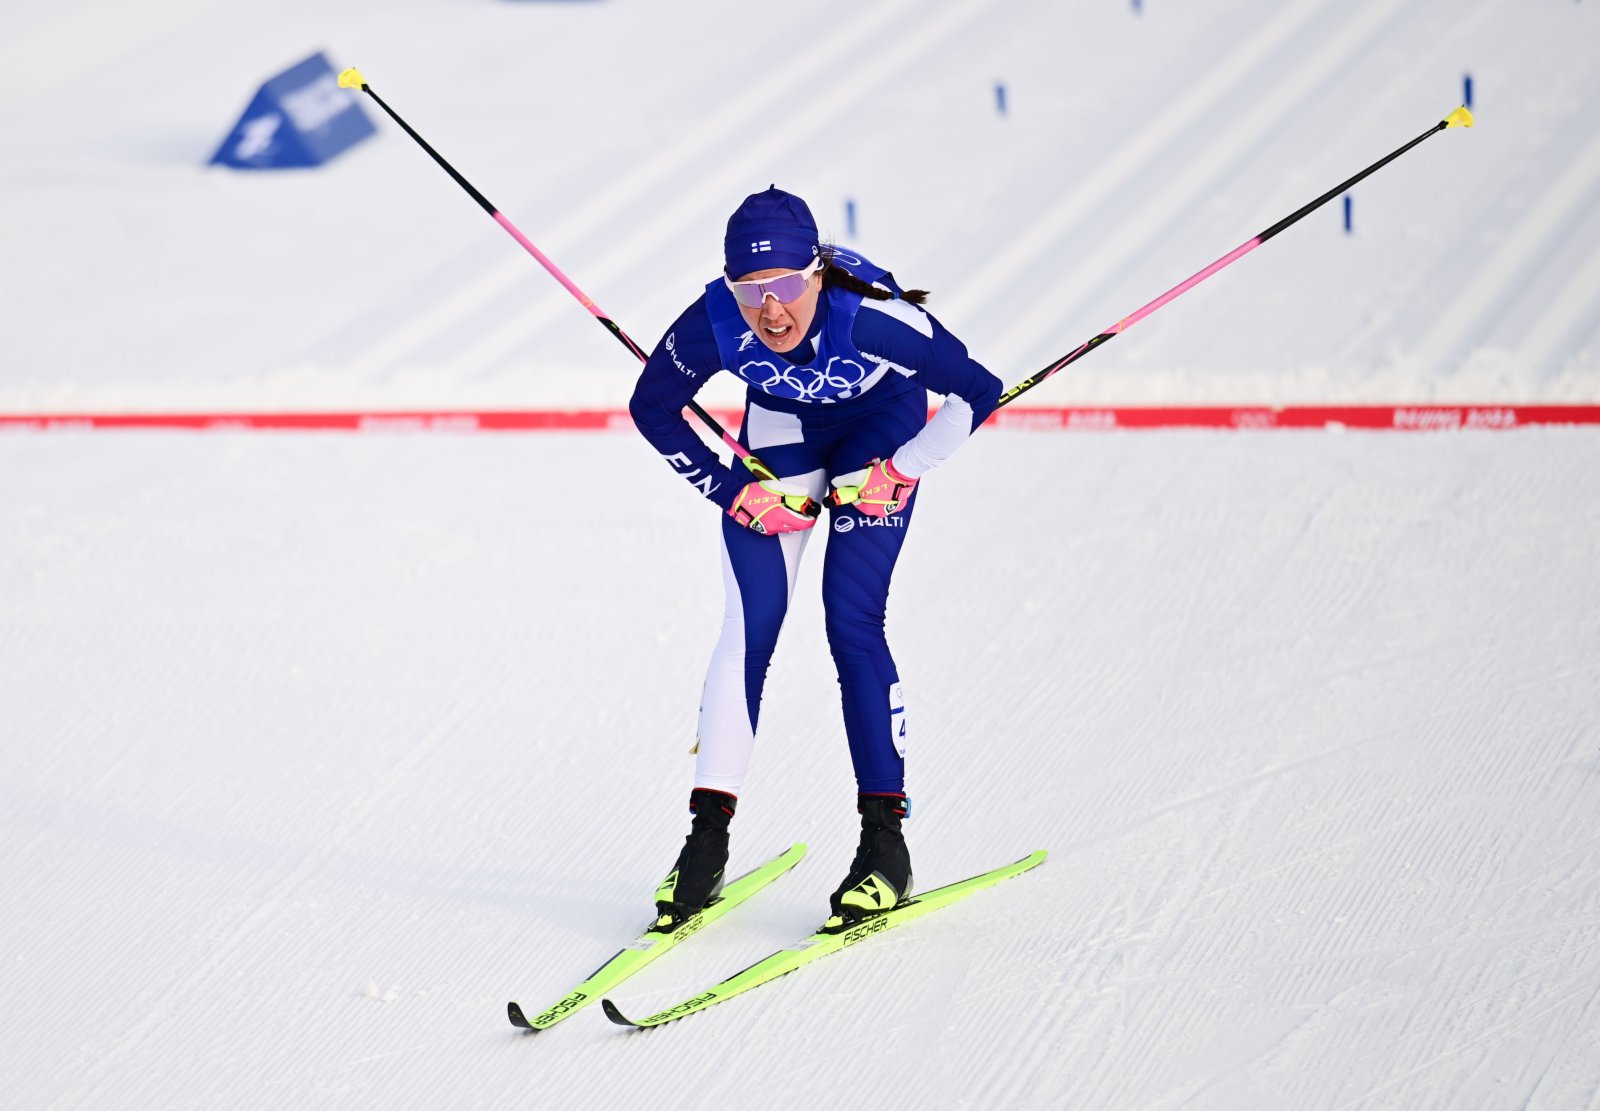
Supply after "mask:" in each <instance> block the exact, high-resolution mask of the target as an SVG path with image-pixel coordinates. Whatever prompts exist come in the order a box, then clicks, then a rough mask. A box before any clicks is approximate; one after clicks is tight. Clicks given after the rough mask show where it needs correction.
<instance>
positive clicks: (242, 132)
mask: <svg viewBox="0 0 1600 1111" xmlns="http://www.w3.org/2000/svg"><path fill="white" fill-rule="evenodd" d="M376 130H377V129H376V128H375V127H373V125H372V121H371V120H369V119H367V116H366V113H365V112H363V111H362V110H361V102H360V99H359V98H358V97H355V96H352V95H351V94H350V92H349V91H348V90H345V89H341V88H339V77H338V74H336V73H335V72H334V69H333V66H332V65H330V64H329V62H328V59H327V58H326V57H325V56H324V55H323V54H322V53H321V52H320V51H319V52H318V53H316V54H313V55H311V57H309V58H307V59H306V60H305V61H303V62H300V63H298V64H297V65H293V66H290V67H289V68H288V69H286V70H284V71H283V72H282V73H280V74H278V75H277V76H276V77H270V78H268V79H267V80H266V81H265V82H263V84H262V85H261V88H260V89H258V90H257V91H256V95H255V96H254V97H252V98H251V100H250V104H249V106H248V107H247V108H245V110H244V115H242V116H240V117H239V122H238V123H236V124H234V125H233V130H232V131H231V132H229V133H228V137H227V138H226V139H224V140H223V142H222V145H221V146H220V147H218V148H217V153H216V154H214V155H212V156H211V164H212V165H214V166H232V167H234V168H236V169H242V170H271V169H279V168H282V167H286V166H320V165H322V163H324V162H326V161H328V160H329V159H330V158H332V157H334V156H335V155H337V154H340V153H342V152H343V151H345V150H347V149H349V148H350V147H352V146H354V145H355V144H356V143H358V142H360V141H361V140H362V139H365V138H366V137H367V136H368V135H371V134H372V133H373V132H374V131H376Z"/></svg>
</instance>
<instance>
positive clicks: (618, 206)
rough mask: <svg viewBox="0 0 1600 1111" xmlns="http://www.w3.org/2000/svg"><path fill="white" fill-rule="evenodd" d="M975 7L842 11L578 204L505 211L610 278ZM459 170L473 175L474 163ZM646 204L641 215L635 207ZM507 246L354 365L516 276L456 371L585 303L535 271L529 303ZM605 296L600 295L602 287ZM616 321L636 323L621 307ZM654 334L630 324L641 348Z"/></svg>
mask: <svg viewBox="0 0 1600 1111" xmlns="http://www.w3.org/2000/svg"><path fill="white" fill-rule="evenodd" d="M982 15H983V11H982V7H981V5H973V4H964V3H957V4H946V5H943V6H942V7H934V8H931V10H930V6H929V5H926V4H915V3H908V2H904V0H890V2H886V3H879V4H873V5H871V6H870V7H867V8H863V9H861V11H860V13H859V14H857V15H855V16H853V17H852V18H851V19H849V20H846V21H844V22H843V23H842V24H841V25H840V27H839V29H838V30H837V32H835V34H834V36H833V37H832V38H831V39H830V40H828V41H827V42H825V43H823V44H821V48H820V49H818V50H816V51H815V52H813V53H812V54H811V55H810V58H809V60H808V62H807V64H804V65H799V64H797V65H794V66H790V67H786V70H785V72H784V73H783V75H782V76H780V77H778V78H777V79H775V80H773V81H763V82H760V83H759V89H758V90H756V91H757V92H759V94H760V95H759V96H758V95H739V96H728V97H726V98H725V99H724V101H723V107H722V109H721V110H720V111H719V112H718V113H717V114H716V115H715V116H711V117H709V118H703V119H700V120H698V121H696V124H695V127H694V129H693V130H692V131H689V132H686V133H684V134H681V135H675V136H673V137H672V141H671V142H668V143H664V144H645V143H641V144H640V147H639V154H640V160H639V162H638V164H637V165H636V166H634V167H632V168H631V169H630V172H629V173H628V174H627V175H626V176H624V177H622V178H620V179H619V180H617V181H615V182H613V183H612V184H610V185H609V186H607V187H606V188H604V189H601V190H600V191H599V192H598V193H596V194H595V195H593V196H592V197H589V198H587V199H586V200H585V202H584V203H583V205H582V206H581V207H580V208H578V209H576V210H575V211H571V212H562V213H560V214H559V218H547V219H545V220H541V219H539V217H538V215H537V214H529V215H528V216H526V217H524V216H522V215H520V214H519V213H518V211H517V210H516V209H515V208H514V207H510V208H508V209H507V211H506V215H507V216H509V217H510V218H511V220H512V221H513V222H514V223H516V224H517V225H518V226H519V227H521V228H522V230H523V231H524V232H525V233H526V234H527V235H528V236H529V238H531V239H532V240H533V241H534V242H535V243H538V244H539V245H540V248H541V249H542V250H543V251H544V252H545V253H546V254H547V255H548V256H549V257H550V258H551V260H552V261H553V262H555V264H556V265H557V266H559V267H561V268H562V269H563V270H565V271H566V272H567V273H568V274H569V275H570V276H571V277H572V279H573V281H575V282H576V283H577V285H578V286H579V288H581V289H584V290H585V291H588V292H589V293H590V296H595V295H596V294H595V291H596V290H599V289H603V288H605V286H606V283H607V282H608V281H609V280H610V279H611V278H613V277H615V276H616V275H618V274H620V273H621V272H622V271H624V270H626V269H627V268H629V267H631V266H637V265H638V263H639V260H640V258H642V257H650V252H651V251H653V250H659V249H660V248H661V247H662V245H663V244H664V243H665V242H666V241H668V240H669V239H670V238H671V237H672V236H673V235H674V234H676V232H677V231H678V229H679V228H681V227H682V226H683V224H684V223H685V222H686V221H687V220H688V219H689V218H690V216H691V215H699V214H702V213H704V212H706V211H711V212H716V213H721V212H722V211H723V210H725V209H726V208H728V207H729V201H728V200H727V198H728V197H730V196H742V195H743V194H744V192H746V191H747V190H748V188H749V182H750V181H751V180H752V174H754V175H757V176H759V175H760V173H761V172H762V168H763V166H765V165H766V164H767V163H768V162H769V161H770V159H771V158H772V156H773V155H774V153H776V152H778V151H780V150H782V149H784V148H790V147H792V146H793V145H794V144H796V143H797V142H803V141H805V140H807V139H810V138H812V137H814V136H815V135H816V134H818V133H819V132H822V131H823V130H825V129H826V128H827V127H829V126H832V125H834V124H836V122H837V121H838V120H839V118H840V117H842V116H844V115H846V114H847V113H849V112H851V111H853V110H855V109H856V108H857V107H858V106H859V105H860V104H861V103H862V101H863V100H864V99H865V98H868V97H870V96H871V94H872V93H873V92H874V91H875V90H877V89H878V88H880V87H881V86H883V85H884V84H886V83H888V82H891V81H892V80H893V79H894V77H895V75H896V74H897V73H898V72H899V71H901V70H902V69H904V68H905V67H908V66H912V65H915V64H916V63H917V62H918V61H919V60H920V59H921V58H922V56H923V55H924V53H925V52H927V51H929V50H931V49H932V48H933V47H936V46H937V45H939V44H941V43H943V42H944V41H946V40H947V39H949V38H950V37H951V36H953V35H956V34H958V33H960V31H961V30H962V29H963V28H965V27H966V26H967V25H969V24H971V23H972V22H974V21H975V20H977V19H979V18H980V17H981V16H982ZM890 28H894V30H893V31H892V32H891V30H890ZM802 96H803V97H804V102H805V104H806V109H805V111H804V112H796V111H794V110H793V109H792V107H790V106H792V105H793V104H794V103H795V102H796V101H797V100H798V99H800V98H802ZM403 114H404V113H403V112H402V115H403ZM774 114H778V115H781V116H783V117H784V118H785V119H786V126H785V127H783V128H778V129H772V134H771V135H770V136H766V137H763V136H762V134H761V132H762V130H763V127H762V124H763V121H764V120H767V119H770V118H771V117H772V116H773V115H774ZM464 172H465V173H466V175H467V177H468V179H469V180H471V177H472V174H471V172H470V170H465V171H464ZM687 179H692V180H693V182H694V187H693V188H677V187H676V186H675V183H679V182H682V181H684V180H687ZM501 203H504V202H501ZM646 211H647V212H648V214H649V218H648V220H642V219H640V213H642V212H646ZM619 223H620V224H623V225H626V226H627V227H628V229H629V230H628V233H627V234H626V235H621V236H619V235H617V234H616V229H617V227H618V225H619ZM596 239H602V240H604V241H605V242H604V245H600V246H593V245H591V244H592V243H593V241H594V240H596ZM507 251H508V257H507V259H506V260H505V261H504V262H501V263H498V264H497V265H496V266H495V267H494V269H492V270H491V271H489V272H487V273H485V274H484V275H483V276H482V277H481V278H480V279H478V280H476V281H474V282H473V283H472V284H471V285H470V286H469V287H467V288H464V289H462V290H461V291H459V292H458V293H456V294H453V295H451V296H450V297H449V298H448V300H446V301H445V302H442V303H441V304H440V305H439V306H438V308H436V309H434V310H431V311H428V312H425V313H424V314H423V315H422V316H421V317H419V318H418V319H417V320H415V321H414V322H412V323H411V324H409V325H407V326H406V327H405V328H404V329H403V330H401V331H400V332H397V333H395V334H393V335H392V336H390V337H388V338H387V339H386V340H385V341H384V342H383V343H382V344H380V345H378V346H377V347H375V348H373V349H372V350H371V351H369V352H368V353H367V354H366V355H364V356H362V357H360V358H359V359H358V360H357V362H356V370H357V371H358V372H359V373H366V372H370V371H371V370H373V369H376V368H381V367H383V366H385V365H387V364H389V363H391V362H393V361H396V360H398V359H402V358H404V357H405V356H406V355H407V354H408V353H410V352H412V351H414V350H415V349H416V348H417V347H419V346H421V345H423V344H425V343H427V342H429V341H430V340H432V339H434V338H435V337H437V336H439V335H441V334H443V333H445V332H448V331H450V330H451V329H454V328H456V327H458V326H459V325H460V324H461V322H462V321H463V320H464V319H465V318H466V317H467V316H468V315H470V314H472V313H474V312H477V311H478V310H479V309H480V308H481V306H482V305H483V303H484V302H485V301H488V300H492V299H500V298H504V297H505V295H506V294H507V292H508V291H509V290H510V289H511V288H512V287H518V298H517V300H518V302H519V303H518V304H516V305H515V306H514V308H515V311H514V312H510V313H507V314H506V315H505V317H504V319H503V320H502V321H501V322H500V323H498V324H494V325H491V326H488V327H487V328H485V329H484V330H483V331H482V333H481V334H480V335H478V336H477V337H476V338H475V339H472V340H471V341H470V342H466V343H464V344H463V345H462V346H461V347H460V348H459V349H457V350H454V351H452V354H451V357H450V363H451V366H452V368H453V370H454V372H455V373H456V374H458V375H461V376H465V377H469V378H470V377H472V376H473V375H475V374H479V373H482V372H483V371H485V370H486V369H488V368H490V367H492V366H494V365H495V364H496V363H498V362H500V361H501V360H503V359H505V358H507V357H509V356H511V355H513V354H515V353H518V352H521V353H526V352H527V351H529V350H531V349H532V347H531V343H532V341H533V339H534V338H535V337H536V336H537V335H538V334H539V333H540V332H541V331H542V330H543V329H544V328H546V327H548V326H550V325H551V324H552V323H555V322H564V321H569V320H570V319H571V314H572V313H574V312H581V311H582V310H581V309H578V308H576V307H575V306H574V305H573V303H572V301H571V298H570V295H569V294H568V293H566V291H564V290H562V289H561V288H560V287H559V286H557V285H555V284H553V283H552V284H550V286H549V288H547V289H546V288H544V286H543V283H541V285H540V287H539V288H540V293H539V295H538V297H537V299H536V300H535V301H534V302H533V303H532V304H531V305H530V304H523V303H520V301H521V296H522V294H521V288H522V287H524V286H525V285H526V279H527V277H528V273H529V268H530V267H533V268H534V269H537V268H538V264H537V263H536V262H535V261H533V260H532V259H529V258H527V257H526V256H524V255H523V254H522V253H521V252H520V250H519V249H518V248H516V247H515V245H514V244H508V246H507ZM578 254H584V255H586V258H585V261H584V262H583V265H582V266H581V267H578V266H576V265H574V264H573V263H571V262H569V261H566V260H570V259H571V258H572V257H573V256H574V255H578ZM600 301H601V304H602V305H604V304H605V299H604V298H603V297H602V298H600ZM611 311H614V312H615V311H618V310H615V309H613V310H611ZM619 324H621V326H622V327H623V329H624V331H628V332H629V334H630V335H633V333H632V330H631V329H630V328H629V326H628V324H627V322H626V319H624V320H620V321H619ZM655 338H656V337H654V336H648V335H633V339H634V341H635V342H636V343H639V344H641V345H643V346H645V347H646V348H647V349H648V348H649V347H650V346H651V345H652V344H653V343H654V341H655Z"/></svg>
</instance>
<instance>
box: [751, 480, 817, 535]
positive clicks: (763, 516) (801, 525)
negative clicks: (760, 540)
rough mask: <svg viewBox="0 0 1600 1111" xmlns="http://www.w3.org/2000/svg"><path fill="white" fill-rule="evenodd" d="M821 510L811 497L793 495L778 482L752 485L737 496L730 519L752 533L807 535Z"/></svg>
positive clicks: (754, 483) (752, 483)
mask: <svg viewBox="0 0 1600 1111" xmlns="http://www.w3.org/2000/svg"><path fill="white" fill-rule="evenodd" d="M821 512H822V507H821V506H820V505H818V504H817V503H816V502H815V501H813V500H812V499H811V495H809V494H791V493H789V492H788V491H786V490H784V489H783V488H782V487H781V486H779V485H778V484H777V483H776V482H751V483H749V484H747V485H746V486H745V487H744V489H742V490H740V491H739V492H738V493H737V494H735V495H734V498H733V504H732V505H731V506H729V507H728V516H730V517H732V518H733V519H734V520H735V521H738V522H739V523H740V524H741V525H743V526H744V527H745V528H747V529H749V530H750V531H751V532H759V533H761V534H762V535H763V536H776V535H778V534H779V533H781V532H804V531H805V530H806V529H808V528H810V527H811V526H812V525H814V524H816V523H817V517H818V515H819V514H821Z"/></svg>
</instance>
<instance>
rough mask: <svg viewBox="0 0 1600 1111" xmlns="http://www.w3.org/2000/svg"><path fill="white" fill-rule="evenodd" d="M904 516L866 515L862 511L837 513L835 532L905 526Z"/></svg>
mask: <svg viewBox="0 0 1600 1111" xmlns="http://www.w3.org/2000/svg"><path fill="white" fill-rule="evenodd" d="M905 527H906V519H905V518H904V517H866V516H863V515H862V514H860V513H855V512H851V513H836V514H835V515H834V518H833V531H834V532H850V531H851V530H853V529H856V528H905Z"/></svg>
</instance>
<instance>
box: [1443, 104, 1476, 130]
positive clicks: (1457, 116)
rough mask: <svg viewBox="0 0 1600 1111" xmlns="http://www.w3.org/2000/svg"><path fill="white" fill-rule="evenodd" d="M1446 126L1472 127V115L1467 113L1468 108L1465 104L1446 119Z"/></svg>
mask: <svg viewBox="0 0 1600 1111" xmlns="http://www.w3.org/2000/svg"><path fill="white" fill-rule="evenodd" d="M1444 125H1445V126H1446V127H1471V126H1472V113H1471V112H1469V111H1467V106H1466V105H1465V104H1463V105H1462V106H1461V107H1460V108H1457V109H1456V110H1455V111H1454V112H1451V113H1450V114H1449V115H1448V116H1446V117H1445V118H1444Z"/></svg>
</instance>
